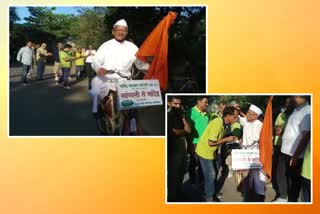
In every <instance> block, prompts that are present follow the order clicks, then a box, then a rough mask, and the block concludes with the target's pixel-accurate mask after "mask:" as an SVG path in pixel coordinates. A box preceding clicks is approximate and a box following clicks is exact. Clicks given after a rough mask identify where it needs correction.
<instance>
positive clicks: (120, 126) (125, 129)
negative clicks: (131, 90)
mask: <svg viewBox="0 0 320 214" xmlns="http://www.w3.org/2000/svg"><path fill="white" fill-rule="evenodd" d="M144 74H145V72H144V71H141V70H138V69H136V68H135V67H134V66H133V68H132V69H131V78H130V79H129V80H128V81H130V80H136V79H138V78H139V79H140V77H141V75H144ZM137 113H138V111H137V109H129V110H119V109H118V104H117V93H116V91H110V92H109V94H108V95H107V96H106V97H105V98H104V99H103V100H102V101H101V102H100V103H99V105H98V112H97V114H95V119H96V124H97V127H98V130H99V132H100V134H102V135H142V130H141V128H140V126H139V119H138V117H137Z"/></svg>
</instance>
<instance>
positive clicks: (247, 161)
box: [231, 149, 262, 170]
mask: <svg viewBox="0 0 320 214" xmlns="http://www.w3.org/2000/svg"><path fill="white" fill-rule="evenodd" d="M231 157H232V169H233V170H240V169H260V168H261V167H262V166H261V162H260V155H259V150H257V149H233V150H232V152H231Z"/></svg>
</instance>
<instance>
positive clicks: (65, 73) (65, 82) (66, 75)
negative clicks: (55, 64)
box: [58, 68, 70, 86]
mask: <svg viewBox="0 0 320 214" xmlns="http://www.w3.org/2000/svg"><path fill="white" fill-rule="evenodd" d="M61 70H62V75H61V76H60V78H59V80H58V83H62V82H63V85H64V86H68V79H69V75H70V68H61Z"/></svg>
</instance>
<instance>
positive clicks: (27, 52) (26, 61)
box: [17, 41, 33, 85]
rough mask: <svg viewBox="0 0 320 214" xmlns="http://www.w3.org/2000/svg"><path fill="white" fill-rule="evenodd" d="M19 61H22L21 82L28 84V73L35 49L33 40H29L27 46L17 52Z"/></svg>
mask: <svg viewBox="0 0 320 214" xmlns="http://www.w3.org/2000/svg"><path fill="white" fill-rule="evenodd" d="M17 61H19V62H21V63H22V74H21V82H22V84H23V85H26V84H27V75H28V73H29V71H30V69H31V66H32V63H33V49H32V42H30V41H28V42H27V43H26V46H24V47H22V48H20V50H19V52H18V54H17Z"/></svg>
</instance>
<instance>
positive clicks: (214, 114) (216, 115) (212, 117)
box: [210, 112, 221, 121]
mask: <svg viewBox="0 0 320 214" xmlns="http://www.w3.org/2000/svg"><path fill="white" fill-rule="evenodd" d="M217 117H220V118H221V115H220V114H219V112H214V113H212V114H211V115H210V121H212V120H214V119H216V118H217Z"/></svg>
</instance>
